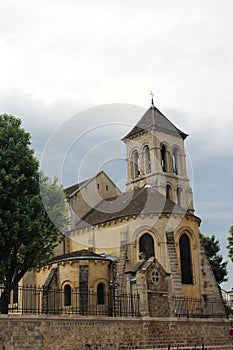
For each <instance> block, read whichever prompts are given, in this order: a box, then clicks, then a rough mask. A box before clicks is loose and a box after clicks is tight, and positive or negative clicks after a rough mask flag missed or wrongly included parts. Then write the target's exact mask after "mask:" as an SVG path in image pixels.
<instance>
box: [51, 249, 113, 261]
mask: <svg viewBox="0 0 233 350" xmlns="http://www.w3.org/2000/svg"><path fill="white" fill-rule="evenodd" d="M74 259H77V260H78V259H96V260H106V257H104V256H102V255H99V254H95V253H93V252H92V251H91V250H89V249H81V250H76V251H75V252H70V253H66V254H62V255H58V256H55V257H54V258H52V259H51V261H50V262H51V263H55V262H59V261H66V260H74Z"/></svg>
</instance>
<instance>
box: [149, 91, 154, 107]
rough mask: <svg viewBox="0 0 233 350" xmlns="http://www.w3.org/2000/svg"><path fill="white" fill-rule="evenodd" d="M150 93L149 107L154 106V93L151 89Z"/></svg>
mask: <svg viewBox="0 0 233 350" xmlns="http://www.w3.org/2000/svg"><path fill="white" fill-rule="evenodd" d="M150 95H151V107H154V94H153V92H152V91H151V93H150Z"/></svg>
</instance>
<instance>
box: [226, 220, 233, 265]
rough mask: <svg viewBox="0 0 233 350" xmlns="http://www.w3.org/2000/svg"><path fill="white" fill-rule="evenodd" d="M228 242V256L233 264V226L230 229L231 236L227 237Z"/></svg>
mask: <svg viewBox="0 0 233 350" xmlns="http://www.w3.org/2000/svg"><path fill="white" fill-rule="evenodd" d="M227 240H228V246H227V249H228V256H229V258H230V259H231V261H232V262H233V226H231V227H230V229H229V236H228V237H227Z"/></svg>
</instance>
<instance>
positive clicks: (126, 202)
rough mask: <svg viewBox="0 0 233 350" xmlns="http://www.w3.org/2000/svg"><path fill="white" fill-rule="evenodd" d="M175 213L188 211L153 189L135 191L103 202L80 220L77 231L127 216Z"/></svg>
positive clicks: (145, 188)
mask: <svg viewBox="0 0 233 350" xmlns="http://www.w3.org/2000/svg"><path fill="white" fill-rule="evenodd" d="M161 213H167V214H169V213H175V214H185V213H186V210H185V209H183V208H181V207H180V206H179V205H177V204H175V203H173V202H172V201H171V200H169V199H167V198H166V197H164V196H163V195H162V194H160V193H159V192H158V191H157V190H156V189H154V188H152V187H144V188H141V189H134V190H132V191H128V192H124V193H120V194H119V195H118V196H117V197H115V198H111V199H108V200H102V201H101V202H100V203H99V204H98V205H97V206H96V208H93V209H91V210H90V211H89V212H88V213H87V214H86V215H85V216H84V217H83V218H82V220H80V221H79V222H78V223H77V225H76V227H75V229H81V228H85V227H88V226H90V225H91V226H94V225H97V224H101V223H104V222H107V221H112V220H115V219H119V218H123V217H126V216H129V217H130V216H134V215H135V216H138V215H140V214H161Z"/></svg>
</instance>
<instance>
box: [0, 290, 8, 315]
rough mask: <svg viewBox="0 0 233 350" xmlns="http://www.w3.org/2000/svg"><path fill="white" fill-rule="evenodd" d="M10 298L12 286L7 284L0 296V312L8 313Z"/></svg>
mask: <svg viewBox="0 0 233 350" xmlns="http://www.w3.org/2000/svg"><path fill="white" fill-rule="evenodd" d="M9 300H10V288H9V287H8V286H5V288H4V289H3V292H2V294H1V297H0V313H1V314H8V304H9Z"/></svg>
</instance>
